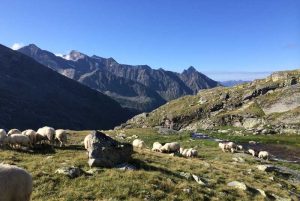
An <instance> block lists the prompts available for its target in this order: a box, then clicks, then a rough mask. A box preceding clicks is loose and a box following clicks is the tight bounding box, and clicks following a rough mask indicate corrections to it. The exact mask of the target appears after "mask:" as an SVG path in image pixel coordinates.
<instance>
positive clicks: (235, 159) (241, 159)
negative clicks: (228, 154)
mask: <svg viewBox="0 0 300 201" xmlns="http://www.w3.org/2000/svg"><path fill="white" fill-rule="evenodd" d="M232 160H233V161H235V162H238V163H244V162H245V159H243V158H242V157H233V158H232Z"/></svg>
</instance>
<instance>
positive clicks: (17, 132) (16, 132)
mask: <svg viewBox="0 0 300 201" xmlns="http://www.w3.org/2000/svg"><path fill="white" fill-rule="evenodd" d="M12 134H21V131H20V130H18V129H16V128H13V129H11V130H9V131H8V133H7V135H12Z"/></svg>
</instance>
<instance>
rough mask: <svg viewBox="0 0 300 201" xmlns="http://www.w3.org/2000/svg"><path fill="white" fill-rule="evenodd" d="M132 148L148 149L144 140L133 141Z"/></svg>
mask: <svg viewBox="0 0 300 201" xmlns="http://www.w3.org/2000/svg"><path fill="white" fill-rule="evenodd" d="M132 146H133V147H136V148H140V149H143V148H146V144H145V142H144V141H143V140H140V139H135V140H133V142H132Z"/></svg>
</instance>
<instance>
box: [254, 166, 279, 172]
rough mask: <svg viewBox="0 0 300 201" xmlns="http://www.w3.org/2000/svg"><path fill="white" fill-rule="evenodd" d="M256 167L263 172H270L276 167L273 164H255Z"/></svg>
mask: <svg viewBox="0 0 300 201" xmlns="http://www.w3.org/2000/svg"><path fill="white" fill-rule="evenodd" d="M256 167H257V169H259V170H261V171H265V172H272V171H275V170H276V169H277V168H276V167H275V166H273V165H257V166H256Z"/></svg>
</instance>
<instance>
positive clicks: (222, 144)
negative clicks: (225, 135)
mask: <svg viewBox="0 0 300 201" xmlns="http://www.w3.org/2000/svg"><path fill="white" fill-rule="evenodd" d="M219 147H220V148H221V149H222V151H223V152H225V151H226V150H225V147H226V146H225V143H223V142H220V143H219Z"/></svg>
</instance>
